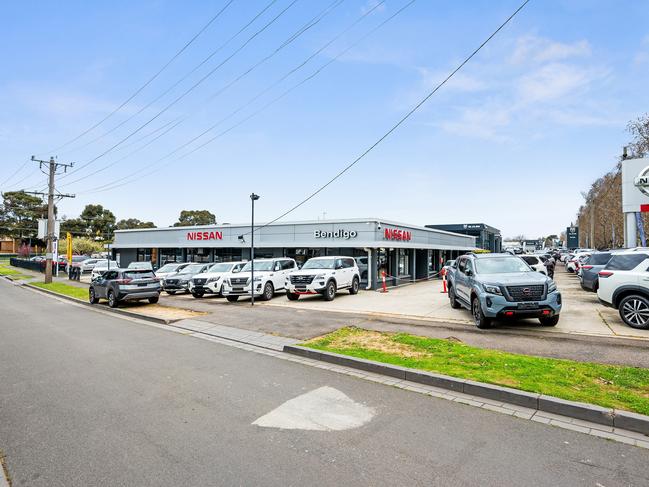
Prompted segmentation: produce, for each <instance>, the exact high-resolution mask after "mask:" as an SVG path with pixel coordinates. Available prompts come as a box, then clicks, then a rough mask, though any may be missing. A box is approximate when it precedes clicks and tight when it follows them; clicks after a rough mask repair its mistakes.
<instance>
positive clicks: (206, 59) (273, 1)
mask: <svg viewBox="0 0 649 487" xmlns="http://www.w3.org/2000/svg"><path fill="white" fill-rule="evenodd" d="M276 2H277V0H271V2H270V3H269V4H268V5H266V6H265V7H264V8H263V9H261V10H260V11H259V12H258V13H257V14H256V15H255V16H254V17H253V18H252V19H251V20H250V21H249V22H248V23H247V24H246V25H244V26H243V27H242V28H241V29H239V30H238V31H237V32H236V33H235V34H234V35H232V36H231V37H230V38H229V39H228V40H226V41H225V42H224V43H222V44H221V45H219V46H218V47H217V48H216V49H214V50H213V51H212V52H211V53H210V54H209V55H208V56H207V57H206V58H205V59H203V60H202V61H201V62H200V63H199V64H197V65H196V66H194V67H193V68H192V70H191V71H189V72H188V73H187V74H185V75H184V76H183V77H182V78H180V79H179V80H178V81H176V82H175V83H173V84H172V85H171V86H170V87H169V88H167V89H166V90H165V91H163V92H162V93H161V94H160V95H158V96H157V97H155V98H154V99H153V100H151V101H150V102H149V103H147V104H146V105H144V106H143V107H142V108H140V109H139V110H138V111H137V112H135V113H134V114H132V115H130V116H129V117H127V118H126V119H125V120H123V121H122V122H120V123H118V124H117V125H115V126H114V127H113V128H111V129H110V130H109V131H108V132H104V133H103V134H101V135H99V136H98V137H95V138H94V139H92V140H90V141H89V142H87V143H85V144H83V145H81V146H79V147H75V148H73V149H71V150H70V151H68V152H74V151H77V150H80V149H84V148H85V147H88V146H89V145H91V144H94V143H95V142H98V141H99V140H101V139H103V138H104V137H106V136H107V135H110V134H111V133H113V132H114V131H115V130H117V129H119V128H120V127H122V126H124V125H125V124H126V123H128V122H130V121H131V120H133V118H135V117H137V116H138V115H139V114H140V113H142V112H143V111H145V110H146V109H147V108H149V107H151V106H152V105H153V104H154V103H156V102H157V101H159V100H160V99H161V98H162V97H164V96H165V95H166V94H168V93H169V92H170V91H171V90H173V89H174V88H175V87H176V86H178V85H179V84H180V83H182V82H183V81H185V80H186V79H187V78H189V77H190V76H191V75H192V74H194V73H195V72H196V71H197V70H198V69H200V68H201V67H202V66H203V65H205V63H207V62H208V61H209V60H210V59H212V58H213V57H214V56H215V55H216V54H217V53H218V52H220V51H221V50H222V49H223V48H224V47H226V46H227V45H228V44H229V43H230V42H232V41H233V40H234V39H236V38H237V37H238V36H239V35H240V34H241V33H242V32H243V31H244V30H246V29H247V28H248V27H250V25H251V24H252V23H254V22H255V21H256V20H257V19H258V18H259V17H261V16H262V15H263V14H264V13H265V12H266V11H267V10H268V9H269V8H270V7H271V6H273V4H275V3H276ZM170 123H171V122H170Z"/></svg>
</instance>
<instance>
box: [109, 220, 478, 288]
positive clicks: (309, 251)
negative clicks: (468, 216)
mask: <svg viewBox="0 0 649 487" xmlns="http://www.w3.org/2000/svg"><path fill="white" fill-rule="evenodd" d="M250 237H251V233H250V225H249V224H248V225H245V224H242V225H234V224H219V225H208V226H196V227H169V228H151V229H149V228H147V229H136V230H118V231H116V232H115V241H114V243H113V244H112V245H111V251H112V253H113V256H114V258H115V259H116V260H117V261H118V262H119V264H120V266H122V267H125V266H127V265H128V264H129V263H131V262H134V261H150V262H152V263H153V265H154V266H161V265H163V264H165V263H167V262H190V261H191V262H225V261H234V260H247V259H250ZM475 248H476V242H475V237H473V236H470V235H462V234H458V233H453V232H449V231H444V230H439V229H435V228H426V227H423V226H416V225H409V224H405V223H399V222H394V221H390V220H382V219H379V218H364V219H344V220H320V221H301V222H289V223H273V224H269V225H265V224H263V223H261V224H259V225H255V258H256V259H258V258H264V257H292V258H294V259H296V260H297V261H298V263H303V262H304V261H306V260H307V259H309V258H311V257H316V256H323V255H346V256H350V257H355V258H356V261H357V262H358V264H359V267H360V269H361V273H362V276H361V277H362V280H363V285H364V286H365V287H368V288H372V289H376V288H377V287H378V286H379V285H380V282H381V280H382V273H383V272H385V274H386V276H387V283H388V285H397V284H403V283H407V282H412V281H415V280H420V279H427V278H430V277H433V276H436V275H437V272H438V271H439V270H440V268H441V264H442V263H443V262H445V261H447V260H449V259H454V258H455V257H457V256H458V255H460V254H462V253H465V252H467V251H470V250H474V249H475Z"/></svg>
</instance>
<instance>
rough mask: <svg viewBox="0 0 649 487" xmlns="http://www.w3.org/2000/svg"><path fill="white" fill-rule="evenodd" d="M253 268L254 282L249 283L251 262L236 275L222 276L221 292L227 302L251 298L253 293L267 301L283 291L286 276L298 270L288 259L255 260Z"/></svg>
mask: <svg viewBox="0 0 649 487" xmlns="http://www.w3.org/2000/svg"><path fill="white" fill-rule="evenodd" d="M254 266H255V267H254V274H255V275H254V282H251V279H252V275H251V274H252V273H251V271H252V262H248V263H246V265H245V266H243V268H242V269H241V271H239V272H238V273H232V272H230V273H228V274H227V275H226V276H224V278H223V291H222V292H223V295H224V296H225V297H226V299H227V300H228V301H231V302H234V301H237V300H238V299H239V297H241V296H251V295H252V293H253V292H254V295H255V296H259V297H260V298H261V299H262V300H263V301H268V300H270V299H272V298H273V296H274V295H275V293H276V292H278V291H282V290H284V286H285V285H286V278H287V276H288V275H289V274H290V273H291V272H294V271H296V270H297V269H298V267H297V263H296V262H295V260H294V259H289V258H273V259H255V261H254Z"/></svg>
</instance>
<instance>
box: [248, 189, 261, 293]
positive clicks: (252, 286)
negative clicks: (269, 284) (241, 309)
mask: <svg viewBox="0 0 649 487" xmlns="http://www.w3.org/2000/svg"><path fill="white" fill-rule="evenodd" d="M258 199H259V195H258V194H255V193H252V194H251V195H250V202H251V203H252V215H251V218H250V306H254V305H255V201H257V200H258Z"/></svg>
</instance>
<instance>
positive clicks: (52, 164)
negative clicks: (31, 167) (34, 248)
mask: <svg viewBox="0 0 649 487" xmlns="http://www.w3.org/2000/svg"><path fill="white" fill-rule="evenodd" d="M32 161H34V162H38V167H39V168H40V170H41V172H43V173H44V174H48V185H47V186H48V190H47V193H41V192H34V191H28V193H30V194H36V195H40V196H47V235H46V237H45V238H46V240H47V252H46V254H45V257H46V261H45V284H49V283H51V282H52V252H53V251H54V243H55V242H56V240H57V237H56V230H55V226H56V222H55V220H54V198H59V199H60V198H74V195H72V194H60V193H56V194H55V182H54V180H55V178H56V174H57V171H58V170H59V169H63V172H67V170H68V168H69V167H72V166H73V165H74V164H72V163H71V164H62V163H59V162H56V161H55V160H54V158H53V157H50V160H49V161H42V160H40V159H36V158H35V157H34V156H32ZM43 166H46V167H47V166H49V168H48V169H49V171H48V172H47V173H45V171H43ZM56 265H58V262H57V263H56Z"/></svg>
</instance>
